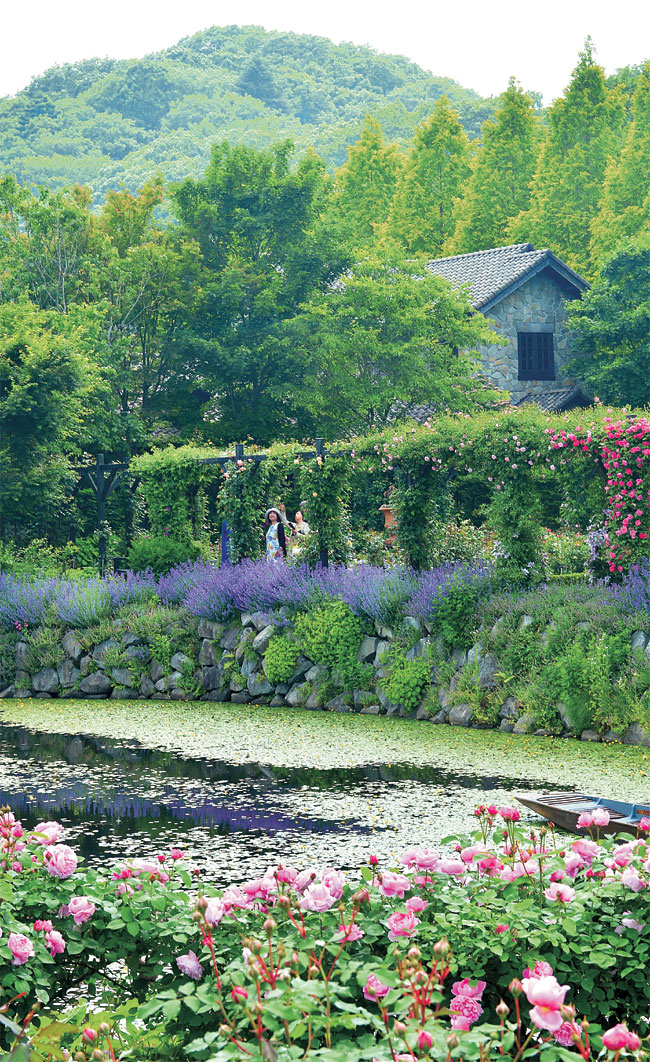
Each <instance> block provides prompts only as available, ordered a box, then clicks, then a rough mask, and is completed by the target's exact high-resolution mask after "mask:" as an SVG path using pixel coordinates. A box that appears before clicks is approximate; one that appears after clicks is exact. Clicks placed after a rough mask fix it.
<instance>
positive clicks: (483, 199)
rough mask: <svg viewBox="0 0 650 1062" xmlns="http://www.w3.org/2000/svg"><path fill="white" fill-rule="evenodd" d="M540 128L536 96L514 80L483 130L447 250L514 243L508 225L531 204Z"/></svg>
mask: <svg viewBox="0 0 650 1062" xmlns="http://www.w3.org/2000/svg"><path fill="white" fill-rule="evenodd" d="M536 140H537V126H536V120H535V114H534V110H533V100H532V98H531V97H530V96H529V95H527V94H526V93H525V92H523V90H522V89H521V87H520V86H519V85H517V83H516V82H515V80H514V78H511V79H510V81H509V83H508V88H507V89H506V91H505V92H504V93H503V95H502V96H501V99H500V102H499V106H498V108H497V111H496V113H495V115H494V117H493V118H490V119H488V121H487V122H485V124H484V126H483V128H482V130H481V146H480V147H479V148H478V150H477V151H476V154H475V155H474V158H473V160H472V174H471V177H470V179H469V181H468V182H467V184H466V185H465V189H464V192H463V195H462V196H461V197H460V198H459V199H458V201H457V203H456V205H455V209H454V214H455V217H456V227H455V230H454V232H453V235H452V237H451V238H450V240H449V241H448V243H447V247H446V252H447V253H448V254H465V253H467V252H470V251H479V250H481V249H482V248H484V247H501V246H504V245H506V244H507V243H508V242H509V234H508V224H509V222H510V221H511V220H512V219H513V218H514V217H516V216H517V214H518V213H519V212H520V211H523V210H526V209H527V208H528V204H529V199H530V183H531V180H532V177H533V174H534V171H535V161H536V157H537V154H536V148H537V144H536Z"/></svg>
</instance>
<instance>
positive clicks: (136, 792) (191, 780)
mask: <svg viewBox="0 0 650 1062" xmlns="http://www.w3.org/2000/svg"><path fill="white" fill-rule="evenodd" d="M649 771H650V753H649V750H646V749H637V748H627V747H625V746H621V745H608V746H604V745H591V744H587V743H581V742H576V741H568V740H563V739H559V738H557V739H554V738H534V737H515V736H511V735H508V734H502V733H499V732H495V731H480V730H458V729H454V728H451V727H445V726H431V725H430V724H426V723H418V722H413V721H410V720H404V719H387V718H384V717H381V716H379V717H374V716H357V715H339V714H330V713H327V714H326V713H323V712H316V713H315V712H307V711H304V710H301V709H287V708H269V707H266V706H261V705H258V706H250V705H246V706H244V705H241V706H239V705H231V704H223V705H222V704H209V705H208V704H205V703H198V704H186V703H178V702H172V703H169V704H168V703H163V702H137V701H136V702H134V701H130V702H122V703H120V702H114V701H111V702H108V701H107V702H103V701H102V702H97V701H95V702H88V701H77V702H74V703H73V704H71V703H70V702H64V701H55V700H52V701H44V700H40V701H38V700H36V701H8V700H7V701H2V702H0V805H2V804H10V805H11V806H12V807H13V808H14V809H15V810H16V812H17V813H19V814H20V816H21V817H22V818H23V821H24V822H25V823H26V824H27V825H29V826H33V825H34V824H35V823H36V822H38V821H39V820H40V819H47V818H57V819H59V820H60V821H61V822H63V823H64V824H65V826H66V828H67V833H66V838H65V839H66V840H67V841H68V842H69V843H70V844H72V845H74V846H75V848H76V849H77V851H79V852H80V853H81V854H82V855H83V856H84V857H85V859H86V860H87V861H88V862H91V863H94V864H102V865H107V866H110V865H112V863H113V862H114V861H115V860H116V859H118V858H122V857H133V856H136V855H147V854H151V853H152V852H154V851H159V850H161V849H163V850H164V849H165V848H166V847H168V846H169V845H178V846H179V847H181V848H183V849H185V850H186V851H187V852H188V854H189V855H190V856H191V858H192V860H193V861H194V862H195V863H196V864H198V865H199V866H200V867H201V868H202V870H203V874H204V877H206V878H207V879H209V880H211V881H213V882H214V883H215V884H217V885H225V884H227V883H228V882H229V881H238V880H241V879H242V878H244V877H247V876H257V875H259V874H261V873H263V872H264V870H265V869H266V867H267V866H268V865H269V864H272V863H277V862H283V863H285V864H291V865H298V866H306V865H309V864H311V863H313V864H315V865H316V866H322V865H336V866H339V867H341V868H343V869H354V868H356V867H358V866H359V865H360V864H361V863H363V862H366V861H367V859H368V857H369V856H370V855H371V854H372V853H375V854H377V855H378V856H379V857H380V859H381V860H382V861H383V860H389V861H391V860H394V859H395V858H396V857H397V856H398V854H399V853H400V852H401V851H402V850H403V849H404V848H405V847H407V846H410V845H414V844H415V845H419V844H426V845H428V846H436V845H439V844H440V842H441V840H442V838H443V837H446V836H447V835H448V834H450V833H453V832H455V831H459V832H467V831H468V830H470V829H471V828H472V825H473V820H472V810H473V808H474V806H475V804H476V803H477V802H478V801H479V800H481V801H494V802H496V803H499V802H500V803H503V802H508V803H511V802H512V801H513V800H514V798H515V797H516V795H517V794H518V793H521V794H522V795H523V794H525V793H537V792H540V791H542V790H551V789H556V790H557V789H581V790H584V791H585V792H590V793H594V794H597V795H600V796H610V797H618V798H619V799H623V800H635V799H636V800H638V799H642V800H645V799H647V798H648V797H650V781H649V779H648V775H647V772H649Z"/></svg>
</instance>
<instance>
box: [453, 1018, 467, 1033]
mask: <svg viewBox="0 0 650 1062" xmlns="http://www.w3.org/2000/svg"><path fill="white" fill-rule="evenodd" d="M471 1024H472V1020H471V1018H468V1017H466V1015H465V1014H452V1016H451V1027H452V1029H459V1030H460V1031H461V1032H469V1029H470V1027H471Z"/></svg>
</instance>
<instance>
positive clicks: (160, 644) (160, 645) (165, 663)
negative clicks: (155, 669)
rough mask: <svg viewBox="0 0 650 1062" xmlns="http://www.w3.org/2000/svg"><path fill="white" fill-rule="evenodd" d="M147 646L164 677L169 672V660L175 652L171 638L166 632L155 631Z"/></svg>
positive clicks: (170, 666)
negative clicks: (149, 647)
mask: <svg viewBox="0 0 650 1062" xmlns="http://www.w3.org/2000/svg"><path fill="white" fill-rule="evenodd" d="M149 644H150V646H151V655H152V656H153V658H154V660H155V661H156V662H157V663H158V664H160V666H161V668H162V669H163V672H164V674H165V677H166V676H167V675H169V674H170V672H171V669H172V665H171V660H172V656H173V654H174V651H175V646H174V642H173V639H172V636H171V635H170V634H169V633H167V631H165V633H163V632H162V631H156V632H155V633H153V634H152V635H151V637H150V639H149Z"/></svg>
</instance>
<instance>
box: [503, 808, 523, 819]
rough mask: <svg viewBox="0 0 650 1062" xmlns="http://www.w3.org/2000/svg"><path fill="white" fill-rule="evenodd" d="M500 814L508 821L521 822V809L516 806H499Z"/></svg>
mask: <svg viewBox="0 0 650 1062" xmlns="http://www.w3.org/2000/svg"><path fill="white" fill-rule="evenodd" d="M499 815H500V816H501V818H502V819H505V820H506V822H519V820H520V818H521V815H520V814H519V810H518V809H517V808H515V807H510V806H508V805H505V806H504V807H502V808H499Z"/></svg>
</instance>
